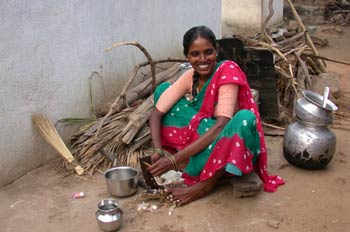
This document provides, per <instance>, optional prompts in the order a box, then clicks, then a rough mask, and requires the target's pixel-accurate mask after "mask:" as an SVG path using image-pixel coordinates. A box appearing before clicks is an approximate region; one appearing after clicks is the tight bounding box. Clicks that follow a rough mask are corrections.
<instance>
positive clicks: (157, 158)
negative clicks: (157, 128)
mask: <svg viewBox="0 0 350 232" xmlns="http://www.w3.org/2000/svg"><path fill="white" fill-rule="evenodd" d="M160 157H161V154H159V153H157V152H155V153H153V154H152V155H151V160H152V164H153V163H155V162H156V161H157V160H159V159H160Z"/></svg>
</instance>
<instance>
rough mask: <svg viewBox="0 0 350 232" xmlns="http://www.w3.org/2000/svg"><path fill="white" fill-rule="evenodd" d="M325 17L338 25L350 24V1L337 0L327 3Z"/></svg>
mask: <svg viewBox="0 0 350 232" xmlns="http://www.w3.org/2000/svg"><path fill="white" fill-rule="evenodd" d="M325 18H326V19H327V20H328V21H329V22H331V23H333V24H336V25H340V26H347V25H349V24H350V1H349V0H336V1H334V2H331V3H328V4H326V9H325Z"/></svg>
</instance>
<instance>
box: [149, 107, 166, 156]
mask: <svg viewBox="0 0 350 232" xmlns="http://www.w3.org/2000/svg"><path fill="white" fill-rule="evenodd" d="M163 115H164V113H162V112H160V111H159V110H158V109H157V108H156V107H154V108H153V110H152V113H151V117H150V119H149V124H150V128H151V136H152V142H153V147H154V148H159V149H161V148H162V145H161V141H160V122H161V120H162V117H163ZM159 157H160V154H153V155H152V162H155V161H156V160H158V159H159Z"/></svg>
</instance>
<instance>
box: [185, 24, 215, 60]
mask: <svg viewBox="0 0 350 232" xmlns="http://www.w3.org/2000/svg"><path fill="white" fill-rule="evenodd" d="M199 37H201V38H203V39H206V40H208V41H209V42H210V43H211V44H212V45H213V47H214V48H215V49H216V37H215V34H214V32H213V31H212V30H211V29H210V28H209V27H207V26H197V27H192V28H191V29H190V30H188V31H187V32H186V33H185V35H184V37H183V42H182V44H183V47H184V51H183V52H184V55H185V56H187V54H188V50H189V49H190V45H191V43H192V42H193V41H194V40H196V39H197V38H199Z"/></svg>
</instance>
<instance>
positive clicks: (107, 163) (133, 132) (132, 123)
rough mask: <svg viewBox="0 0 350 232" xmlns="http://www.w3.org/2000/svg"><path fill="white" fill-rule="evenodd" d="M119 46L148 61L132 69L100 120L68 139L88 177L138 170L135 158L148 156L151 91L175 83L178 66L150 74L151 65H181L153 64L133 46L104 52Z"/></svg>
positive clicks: (137, 44)
mask: <svg viewBox="0 0 350 232" xmlns="http://www.w3.org/2000/svg"><path fill="white" fill-rule="evenodd" d="M120 45H134V46H137V47H138V48H140V50H141V51H142V52H143V53H144V54H145V55H146V57H147V59H148V61H147V62H144V63H141V64H138V65H136V66H135V68H134V71H133V73H132V75H131V76H130V77H129V79H128V80H127V82H126V84H125V85H124V88H123V90H122V91H121V93H120V94H119V95H118V96H117V97H116V98H115V99H114V100H113V101H111V102H109V103H107V104H106V107H104V109H105V110H103V111H102V113H101V115H100V117H99V118H97V120H96V121H95V122H94V123H92V124H90V125H89V127H88V129H87V130H80V131H78V132H77V133H75V134H74V135H73V136H72V139H71V142H72V146H71V150H72V152H73V155H74V157H75V158H76V159H77V160H78V161H79V163H80V164H81V165H82V167H83V168H84V169H85V170H86V172H87V173H88V174H90V175H92V174H93V173H94V172H95V171H100V172H103V171H105V170H106V169H108V168H110V167H111V166H113V165H115V164H119V165H128V166H133V167H137V166H139V158H140V157H143V156H144V155H145V154H148V151H147V149H148V147H149V145H150V141H151V136H150V129H149V127H148V123H147V121H148V118H149V116H150V113H151V108H152V107H153V94H152V92H153V90H154V87H155V85H158V84H159V83H161V82H164V81H170V82H172V81H174V80H176V79H177V78H178V77H179V76H180V72H181V67H180V64H179V63H175V64H174V65H173V66H171V67H170V68H166V69H165V70H164V71H159V72H158V73H154V72H153V70H155V65H156V64H160V63H165V62H184V60H178V59H166V60H158V61H153V60H152V58H151V56H150V55H149V53H148V52H147V50H146V49H145V48H144V47H143V46H141V45H140V44H139V43H137V42H125V43H117V44H115V45H113V46H112V47H111V48H109V49H107V50H108V51H109V50H111V49H112V48H115V47H118V46H120ZM148 65H150V66H151V72H152V74H151V75H150V76H148V78H146V79H145V80H144V81H142V82H141V83H140V84H138V85H136V86H135V87H131V86H132V83H133V81H134V80H135V78H136V76H137V74H138V71H139V70H140V68H141V67H146V66H148ZM106 154H108V155H106Z"/></svg>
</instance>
